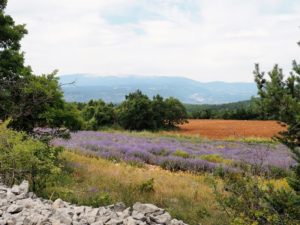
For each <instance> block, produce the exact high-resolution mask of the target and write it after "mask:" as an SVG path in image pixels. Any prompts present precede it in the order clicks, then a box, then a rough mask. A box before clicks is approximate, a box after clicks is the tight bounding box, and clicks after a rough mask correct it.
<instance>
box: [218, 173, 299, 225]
mask: <svg viewBox="0 0 300 225" xmlns="http://www.w3.org/2000/svg"><path fill="white" fill-rule="evenodd" d="M214 190H215V191H214V193H215V196H216V199H217V202H218V203H219V205H220V207H221V208H222V209H223V210H224V211H225V212H226V213H227V215H228V217H229V218H230V220H231V224H258V225H260V224H278V225H279V224H291V225H293V224H295V225H296V224H299V222H300V207H299V206H298V207H294V206H295V205H294V202H295V201H297V196H296V194H295V192H293V191H291V190H285V189H276V188H274V186H273V185H272V184H271V183H267V184H265V183H263V182H262V181H261V179H259V178H258V177H252V176H250V175H247V174H243V175H242V174H229V175H227V176H226V178H225V179H224V186H223V187H222V188H221V190H220V189H218V187H217V185H216V183H215V185H214Z"/></svg>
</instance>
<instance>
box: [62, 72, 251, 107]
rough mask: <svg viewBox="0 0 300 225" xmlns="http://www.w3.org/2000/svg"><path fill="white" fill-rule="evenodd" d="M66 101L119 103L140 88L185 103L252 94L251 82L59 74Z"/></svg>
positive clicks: (231, 99) (221, 100) (240, 98)
mask: <svg viewBox="0 0 300 225" xmlns="http://www.w3.org/2000/svg"><path fill="white" fill-rule="evenodd" d="M60 82H61V83H62V84H68V83H72V82H75V83H74V84H71V85H63V86H62V87H63V91H64V93H65V99H66V100H67V101H76V102H86V101H88V100H90V99H99V98H101V99H103V100H104V101H106V102H113V103H119V102H121V101H122V100H124V96H125V95H126V94H128V93H130V92H133V91H135V90H137V89H140V90H141V91H142V92H143V93H145V94H147V95H148V96H149V97H152V96H154V95H156V94H160V95H162V96H163V97H170V96H172V97H175V98H178V99H179V100H180V101H182V102H184V103H189V104H223V103H229V102H237V101H243V100H248V99H250V98H251V97H252V96H253V95H256V93H257V89H256V85H255V84H254V83H226V82H209V83H203V82H199V81H195V80H192V79H188V78H184V77H164V76H148V77H145V76H143V77H141V76H127V77H117V76H101V77H99V76H91V75H88V74H73V75H65V76H61V77H60Z"/></svg>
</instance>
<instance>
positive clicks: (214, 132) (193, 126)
mask: <svg viewBox="0 0 300 225" xmlns="http://www.w3.org/2000/svg"><path fill="white" fill-rule="evenodd" d="M283 130H285V128H284V127H282V126H281V125H280V124H279V123H278V122H277V121H259V120H189V123H187V124H184V125H181V126H180V130H179V131H176V132H172V133H179V134H184V135H193V136H199V137H206V138H209V139H226V138H235V139H243V138H247V137H255V138H271V137H273V136H274V135H278V133H279V132H280V131H283Z"/></svg>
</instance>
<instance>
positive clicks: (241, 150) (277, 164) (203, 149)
mask: <svg viewBox="0 0 300 225" xmlns="http://www.w3.org/2000/svg"><path fill="white" fill-rule="evenodd" d="M53 144H54V145H56V146H64V147H66V148H67V149H71V150H78V151H81V152H82V153H88V154H92V155H95V156H99V157H102V158H105V159H109V160H114V161H125V162H128V163H131V164H136V165H143V164H151V165H158V166H161V167H162V168H165V169H169V170H172V171H177V170H182V171H191V172H202V171H214V170H215V169H216V168H220V167H222V168H223V169H224V170H229V171H236V170H238V169H239V168H240V167H241V165H244V166H245V165H252V166H253V167H255V168H260V169H261V171H268V170H270V168H280V169H284V170H288V169H289V168H290V167H291V166H292V165H293V164H294V163H295V162H294V160H293V158H292V156H291V154H290V152H289V150H288V149H287V148H286V147H285V146H283V145H280V144H265V143H255V144H253V143H244V142H226V141H202V142H195V141H189V140H188V139H187V140H182V139H176V138H175V137H174V138H171V137H159V136H157V137H156V136H155V137H146V136H145V137H144V136H140V135H133V134H126V133H107V132H93V131H80V132H77V133H73V134H72V135H71V139H69V140H63V139H56V140H54V141H53Z"/></svg>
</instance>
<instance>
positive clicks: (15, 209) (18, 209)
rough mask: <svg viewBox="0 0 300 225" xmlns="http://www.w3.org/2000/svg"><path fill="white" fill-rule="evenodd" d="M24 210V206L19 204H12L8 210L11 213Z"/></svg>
mask: <svg viewBox="0 0 300 225" xmlns="http://www.w3.org/2000/svg"><path fill="white" fill-rule="evenodd" d="M22 210H23V207H22V206H19V205H11V206H9V207H8V209H7V212H8V213H10V214H15V213H19V212H21V211H22Z"/></svg>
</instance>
